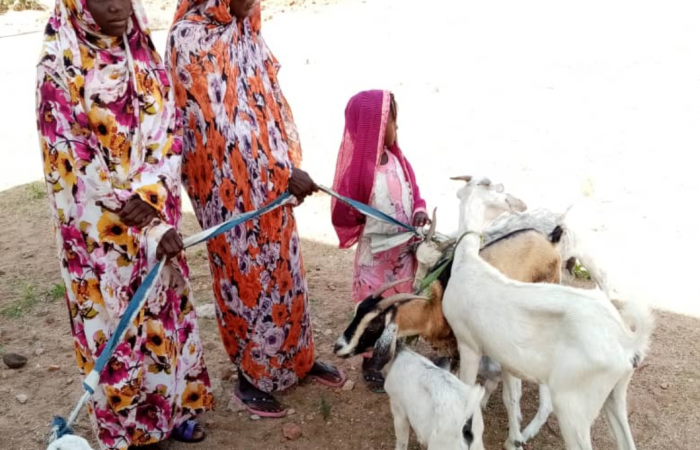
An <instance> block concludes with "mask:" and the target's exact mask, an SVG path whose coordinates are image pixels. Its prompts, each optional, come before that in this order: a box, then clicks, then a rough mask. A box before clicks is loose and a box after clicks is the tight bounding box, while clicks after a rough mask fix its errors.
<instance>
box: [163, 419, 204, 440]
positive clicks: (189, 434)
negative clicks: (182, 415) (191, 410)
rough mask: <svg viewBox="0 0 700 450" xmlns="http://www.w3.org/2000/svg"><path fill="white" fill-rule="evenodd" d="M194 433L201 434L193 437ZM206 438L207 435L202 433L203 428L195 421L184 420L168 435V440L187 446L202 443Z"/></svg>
mask: <svg viewBox="0 0 700 450" xmlns="http://www.w3.org/2000/svg"><path fill="white" fill-rule="evenodd" d="M196 433H201V434H200V436H199V437H195V434H196ZM206 437H207V434H206V433H205V432H204V428H202V426H201V425H200V424H199V423H197V421H196V420H186V421H184V422H183V423H181V424H180V425H179V426H177V427H175V428H174V429H173V431H172V432H171V433H170V439H172V440H174V441H178V442H186V443H188V444H196V443H198V442H202V441H203V440H204V439H206Z"/></svg>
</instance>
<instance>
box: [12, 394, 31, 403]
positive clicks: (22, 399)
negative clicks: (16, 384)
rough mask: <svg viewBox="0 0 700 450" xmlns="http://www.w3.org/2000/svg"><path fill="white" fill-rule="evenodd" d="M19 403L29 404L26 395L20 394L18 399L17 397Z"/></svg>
mask: <svg viewBox="0 0 700 450" xmlns="http://www.w3.org/2000/svg"><path fill="white" fill-rule="evenodd" d="M15 398H16V399H17V401H18V402H20V403H21V404H22V405H24V404H25V403H27V400H28V397H27V396H26V395H24V394H19V395H18V396H17V397H15Z"/></svg>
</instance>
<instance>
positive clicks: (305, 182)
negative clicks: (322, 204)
mask: <svg viewBox="0 0 700 450" xmlns="http://www.w3.org/2000/svg"><path fill="white" fill-rule="evenodd" d="M288 189H289V193H290V194H292V195H293V196H295V197H296V198H297V200H299V202H300V203H301V202H303V201H304V199H305V198H306V197H308V196H309V195H311V194H313V193H314V192H318V186H316V183H314V180H312V179H311V177H310V176H309V174H308V173H306V172H304V171H303V170H301V169H297V168H296V167H295V168H294V169H293V170H292V176H291V178H289V187H288Z"/></svg>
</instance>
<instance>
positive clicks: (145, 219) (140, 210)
mask: <svg viewBox="0 0 700 450" xmlns="http://www.w3.org/2000/svg"><path fill="white" fill-rule="evenodd" d="M119 218H120V219H121V220H122V222H123V223H124V225H126V226H127V227H134V228H144V227H145V226H147V225H148V224H150V223H151V222H152V221H153V219H157V218H158V211H157V210H156V209H155V208H154V207H153V206H151V205H149V204H148V203H146V202H144V201H143V200H141V198H140V197H133V198H131V199H130V200H129V201H128V202H126V205H124V208H122V210H121V211H120V212H119Z"/></svg>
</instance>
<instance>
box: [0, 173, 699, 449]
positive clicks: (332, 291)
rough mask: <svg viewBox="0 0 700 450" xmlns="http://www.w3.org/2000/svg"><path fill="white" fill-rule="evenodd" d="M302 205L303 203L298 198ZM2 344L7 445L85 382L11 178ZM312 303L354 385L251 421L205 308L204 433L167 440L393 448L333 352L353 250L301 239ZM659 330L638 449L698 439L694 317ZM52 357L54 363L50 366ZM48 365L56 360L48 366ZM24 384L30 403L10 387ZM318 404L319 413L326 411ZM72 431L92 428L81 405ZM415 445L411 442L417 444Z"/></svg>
mask: <svg viewBox="0 0 700 450" xmlns="http://www.w3.org/2000/svg"><path fill="white" fill-rule="evenodd" d="M306 207H308V205H304V206H302V208H306ZM0 210H2V211H3V212H4V214H2V215H0V229H2V230H3V231H4V232H3V233H2V234H1V235H0V251H1V252H2V258H0V277H2V283H0V352H19V353H21V354H24V355H27V356H28V357H29V364H27V366H26V367H25V368H23V369H21V370H9V369H7V368H5V367H2V368H0V380H2V382H1V383H0V411H2V412H1V413H0V436H3V445H2V447H3V448H8V449H13V450H30V449H41V448H45V447H44V446H42V440H43V439H44V438H45V437H46V434H47V432H48V431H49V422H50V420H51V418H52V416H53V415H56V414H59V415H67V414H68V413H69V411H70V410H71V409H72V407H73V406H74V405H75V402H76V400H77V399H78V397H79V395H80V393H81V386H80V383H79V377H78V375H77V370H76V367H75V362H74V357H73V352H72V340H71V337H70V330H69V327H68V322H67V320H66V318H67V317H66V314H67V313H66V308H65V304H64V303H63V301H62V299H61V290H60V288H59V287H58V286H60V278H59V272H58V264H57V263H56V259H55V253H54V246H53V236H52V229H51V225H50V223H49V217H48V208H47V205H46V200H45V198H44V196H43V195H42V188H41V186H40V185H28V186H23V187H19V188H16V189H13V190H10V191H6V192H3V193H2V194H0ZM196 229H197V226H196V222H195V221H194V219H193V217H192V216H187V217H186V220H185V227H184V232H185V234H186V235H189V234H190V233H192V232H194V231H196ZM303 254H304V257H305V261H306V265H307V268H308V281H309V286H310V290H311V307H312V312H313V323H314V329H315V336H316V342H317V347H318V351H319V353H320V355H321V356H322V357H323V358H324V359H326V360H329V361H332V362H334V363H336V364H338V365H340V366H341V367H343V368H344V369H345V370H346V371H347V372H348V374H349V376H350V378H351V379H352V380H354V381H356V382H357V385H356V386H355V389H354V390H352V391H350V392H344V391H341V390H332V389H328V388H326V387H323V386H320V385H316V384H304V385H302V386H299V387H296V388H293V389H291V390H290V391H289V392H286V393H284V394H283V395H281V396H280V398H281V400H282V401H283V402H285V403H286V404H287V405H289V407H291V408H294V410H295V413H294V414H293V415H291V416H290V417H288V418H286V419H282V420H262V421H252V420H251V419H250V417H249V416H248V415H247V414H242V413H239V412H236V411H230V410H229V409H228V408H227V406H228V403H229V398H230V397H229V396H230V393H231V391H232V388H233V380H231V379H224V378H225V377H228V376H229V375H230V364H229V363H228V359H227V357H226V355H225V353H224V350H223V348H222V346H221V344H220V341H219V337H218V332H217V329H216V325H215V323H214V321H213V320H207V319H203V320H201V325H202V339H203V340H204V342H205V348H206V350H207V363H208V365H209V369H210V372H211V374H212V377H213V378H214V383H215V395H216V400H217V403H218V407H217V409H216V411H215V412H213V413H210V414H207V415H206V416H205V417H204V421H205V424H206V428H207V431H208V432H209V438H208V440H207V441H206V443H205V444H202V445H199V446H189V445H188V446H185V445H172V446H170V447H167V448H172V449H182V450H184V449H190V450H194V449H196V448H201V449H205V448H206V449H214V450H217V449H221V450H223V449H241V450H243V449H246V450H248V449H308V450H311V449H319V450H321V449H328V448H334V449H336V450H350V449H353V450H354V449H390V448H393V445H394V444H393V427H392V422H391V415H390V412H389V408H388V402H387V398H386V396H382V395H376V394H372V393H369V392H368V391H367V390H365V388H364V386H363V384H362V382H361V381H360V379H359V375H360V373H359V371H358V370H357V368H358V365H359V361H357V360H350V361H339V360H337V359H335V358H334V357H333V356H332V355H331V354H330V347H331V343H332V342H333V341H334V340H335V338H336V337H337V335H338V333H339V332H340V331H341V330H342V329H343V327H344V326H345V325H346V323H347V321H348V319H349V317H350V315H351V314H352V305H351V304H350V303H349V302H348V298H349V289H350V286H349V273H350V268H351V264H352V253H351V252H347V251H339V250H337V249H336V248H333V247H330V246H328V245H325V244H320V243H317V242H312V241H308V240H305V241H304V243H303ZM188 256H189V261H190V264H191V266H192V282H193V285H194V287H195V289H196V299H197V302H198V304H204V303H208V302H210V301H211V298H212V294H211V292H210V277H209V273H208V267H207V264H206V255H205V253H204V251H203V249H202V248H194V249H192V250H191V251H190V252H189V254H188ZM658 319H659V320H658V330H657V332H656V335H655V338H654V344H653V347H652V352H651V355H650V357H649V358H648V359H647V360H646V362H645V365H644V366H643V368H642V369H641V370H639V372H638V373H637V374H636V376H635V378H634V380H633V382H632V385H631V388H630V393H629V397H630V399H629V406H630V418H631V419H630V420H631V424H632V427H633V430H634V433H635V438H636V441H637V445H638V448H640V449H650V448H654V449H659V450H661V449H688V450H690V449H694V448H697V446H696V444H695V442H696V441H697V438H698V436H700V425H698V424H700V417H699V415H700V414H699V411H698V408H697V405H698V402H699V401H700V389H698V383H699V382H700V375H698V371H699V370H700V362H699V360H698V352H699V347H700V344H698V342H700V327H698V322H697V320H695V319H691V318H688V317H685V316H676V315H671V314H668V313H659V318H658ZM51 366H58V369H57V370H55V369H56V368H55V367H54V368H51ZM52 370H53V371H52ZM18 395H27V396H28V401H27V402H26V404H20V403H19V402H18V400H17V399H16V397H17V396H18ZM498 399H499V395H494V397H493V399H492V401H491V404H490V405H489V407H488V409H487V411H486V427H487V428H486V430H487V432H486V443H487V448H492V449H493V448H501V447H500V446H501V443H502V441H503V440H504V439H505V436H506V415H505V410H504V408H503V406H502V404H501V403H500V401H499V400H498ZM536 408H537V399H536V390H535V389H534V387H533V386H529V385H528V386H526V389H525V394H524V401H523V411H524V414H525V417H526V418H527V417H531V416H532V415H533V414H534V412H535V411H536ZM324 411H325V414H326V417H324ZM286 422H294V423H296V424H298V425H300V426H301V428H302V430H303V436H302V438H301V439H299V440H298V441H295V442H285V440H284V439H283V437H282V431H281V430H282V425H283V424H284V423H286ZM605 428H606V427H605V425H604V422H603V421H602V420H599V421H598V422H597V424H596V426H595V428H594V431H593V437H594V441H595V445H596V448H598V449H611V450H612V449H613V448H614V445H613V443H612V441H611V439H610V438H609V434H608V432H607V430H606V429H605ZM77 431H78V432H79V433H80V434H82V435H83V436H90V435H91V433H90V430H89V428H88V427H87V419H86V417H85V415H83V416H82V418H81V421H80V423H79V425H78V427H77ZM412 448H418V447H416V446H415V445H414V447H412ZM534 448H536V449H543V450H553V449H559V448H562V443H561V440H560V436H559V434H558V429H557V425H556V419H555V418H554V417H552V418H550V420H549V423H548V424H547V426H545V427H544V428H543V430H542V432H541V433H540V435H539V436H538V437H537V438H536V440H535V441H534Z"/></svg>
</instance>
